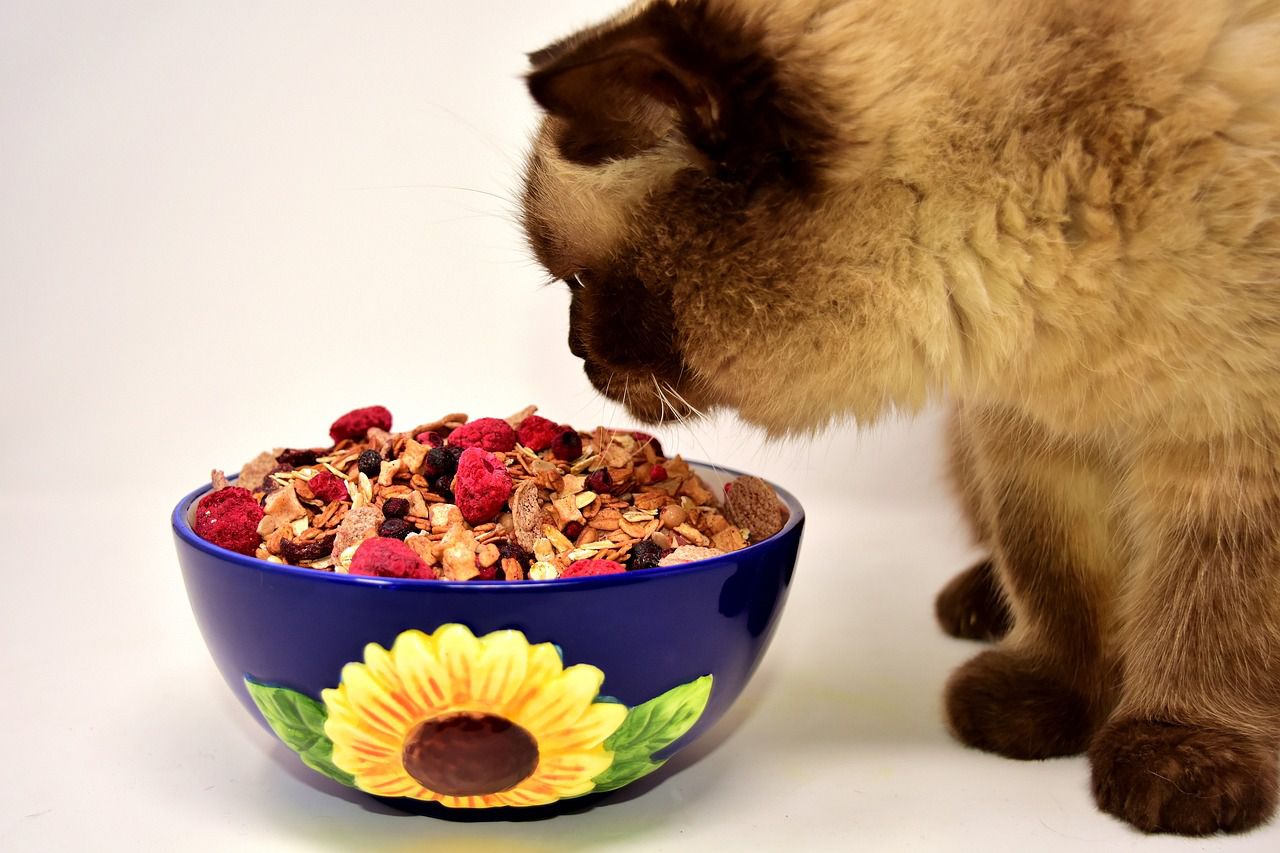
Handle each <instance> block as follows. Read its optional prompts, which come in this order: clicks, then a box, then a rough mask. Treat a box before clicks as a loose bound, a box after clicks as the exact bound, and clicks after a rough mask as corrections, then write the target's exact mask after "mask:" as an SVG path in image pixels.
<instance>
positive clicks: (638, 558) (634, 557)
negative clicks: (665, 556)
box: [628, 539, 662, 569]
mask: <svg viewBox="0 0 1280 853" xmlns="http://www.w3.org/2000/svg"><path fill="white" fill-rule="evenodd" d="M661 559H662V549H661V548H659V547H658V545H657V543H655V542H652V541H650V540H648V539H645V540H642V541H640V542H637V543H636V544H634V545H632V546H631V564H630V565H629V566H628V568H630V569H652V568H653V567H654V566H656V565H658V561H659V560H661Z"/></svg>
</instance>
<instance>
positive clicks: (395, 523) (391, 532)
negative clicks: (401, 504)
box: [378, 518, 417, 540]
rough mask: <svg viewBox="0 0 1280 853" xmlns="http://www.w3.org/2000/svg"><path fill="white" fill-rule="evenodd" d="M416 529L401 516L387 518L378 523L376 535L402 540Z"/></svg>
mask: <svg viewBox="0 0 1280 853" xmlns="http://www.w3.org/2000/svg"><path fill="white" fill-rule="evenodd" d="M416 529H417V528H415V527H414V526H413V525H412V524H410V523H409V522H407V521H405V520H404V519H403V518H388V519H386V520H385V521H383V522H382V524H380V525H378V535H379V536H385V537H387V538H388V539H400V540H403V539H404V538H405V537H406V536H408V535H409V534H410V533H412V532H413V531H414V530H416Z"/></svg>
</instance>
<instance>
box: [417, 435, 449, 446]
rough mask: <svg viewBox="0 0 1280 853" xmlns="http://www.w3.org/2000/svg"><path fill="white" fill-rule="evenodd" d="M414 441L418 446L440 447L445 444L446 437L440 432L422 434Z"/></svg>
mask: <svg viewBox="0 0 1280 853" xmlns="http://www.w3.org/2000/svg"><path fill="white" fill-rule="evenodd" d="M414 439H415V440H416V441H417V442H418V444H425V445H426V446H427V447H440V446H441V445H442V444H444V436H442V435H441V434H440V433H438V432H420V433H418V434H417V435H416V436H414Z"/></svg>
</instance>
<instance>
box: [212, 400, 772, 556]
mask: <svg viewBox="0 0 1280 853" xmlns="http://www.w3.org/2000/svg"><path fill="white" fill-rule="evenodd" d="M391 423H392V417H391V413H390V412H389V411H388V410H387V409H386V408H384V407H382V406H370V407H366V408H361V409H356V410H354V411H352V412H348V413H347V414H345V415H343V416H342V417H340V418H338V420H336V421H335V422H334V423H333V425H332V426H331V427H330V431H329V437H330V439H331V440H332V444H331V445H330V446H328V447H318V448H309V449H294V448H277V449H275V450H272V451H269V452H263V453H261V454H259V455H258V456H257V457H255V458H254V459H252V460H250V461H249V462H248V463H247V464H246V465H245V466H244V467H243V468H242V469H241V470H240V474H239V476H238V477H237V478H236V481H235V484H234V485H232V484H231V483H230V482H229V481H228V479H227V478H226V476H225V475H224V474H223V473H222V472H221V471H214V472H213V491H211V492H210V493H209V494H207V495H205V497H204V498H202V499H201V501H200V502H199V504H198V505H197V507H196V512H195V524H194V526H195V532H196V534H197V535H199V536H201V537H202V538H204V539H206V540H208V541H210V542H212V543H214V544H216V545H220V546H222V547H224V548H229V549H231V550H233V551H238V552H240V553H242V554H247V555H252V556H256V557H259V558H261V559H264V560H269V561H271V562H276V563H287V564H289V565H295V566H305V567H308V568H312V569H316V570H318V571H330V572H339V573H350V574H360V575H374V576H379V577H392V578H417V579H444V580H452V581H467V580H507V581H519V580H535V581H537V580H552V579H555V578H572V577H587V576H592V575H602V574H613V573H617V572H623V571H632V570H643V569H648V568H653V567H655V566H669V565H674V564H678V563H686V562H692V561H694V560H700V559H705V558H707V557H711V556H716V555H719V554H724V553H728V552H731V551H736V550H739V549H741V548H745V547H746V546H747V545H748V544H751V543H753V542H758V541H760V540H762V539H766V538H768V537H770V536H772V535H774V534H775V533H777V532H778V531H779V530H781V529H782V527H783V525H784V524H785V523H786V520H787V510H786V506H785V505H784V504H783V503H782V501H780V500H779V499H778V496H777V494H776V493H775V492H774V491H773V489H772V488H771V487H770V486H769V485H768V484H767V483H766V482H764V481H763V480H761V479H759V478H757V477H739V478H737V479H736V480H734V481H732V482H731V483H729V484H727V485H726V486H725V493H726V496H725V499H724V501H723V502H722V501H721V500H720V499H719V497H718V496H717V495H716V494H715V493H713V492H712V490H711V489H710V488H708V487H707V485H706V483H704V482H703V481H702V479H701V478H699V477H698V475H697V474H696V473H695V472H694V471H693V470H691V469H690V467H689V465H688V464H687V463H686V462H685V461H684V460H683V459H681V458H680V457H679V456H675V457H672V458H667V457H665V456H664V455H663V452H662V446H661V445H660V444H659V443H658V441H657V440H656V439H655V438H653V436H650V435H648V434H646V433H643V432H637V431H632V430H617V429H609V428H606V427H597V428H596V429H595V430H593V431H591V432H580V431H578V430H576V429H574V428H573V427H570V426H566V425H564V424H560V423H557V422H556V421H552V420H548V419H547V418H544V417H541V416H540V415H538V414H536V407H534V406H529V407H527V408H525V409H524V410H522V411H520V412H518V413H516V414H515V415H512V416H511V417H509V418H491V417H490V418H479V419H477V420H469V419H468V418H467V416H466V415H464V414H450V415H445V416H444V417H442V418H440V419H438V420H435V421H431V422H429V423H424V424H419V425H418V426H416V427H414V428H413V429H410V430H405V431H403V432H392V431H391Z"/></svg>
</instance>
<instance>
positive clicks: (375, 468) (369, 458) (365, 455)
mask: <svg viewBox="0 0 1280 853" xmlns="http://www.w3.org/2000/svg"><path fill="white" fill-rule="evenodd" d="M356 468H357V469H358V470H359V471H360V473H361V474H364V475H365V476H366V477H368V478H369V479H370V480H373V479H376V478H377V476H378V475H379V474H381V473H382V454H381V453H379V452H378V451H376V450H362V451H361V452H360V456H359V457H357V458H356Z"/></svg>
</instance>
